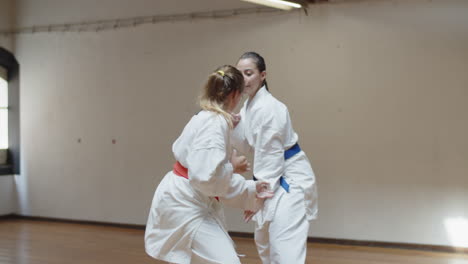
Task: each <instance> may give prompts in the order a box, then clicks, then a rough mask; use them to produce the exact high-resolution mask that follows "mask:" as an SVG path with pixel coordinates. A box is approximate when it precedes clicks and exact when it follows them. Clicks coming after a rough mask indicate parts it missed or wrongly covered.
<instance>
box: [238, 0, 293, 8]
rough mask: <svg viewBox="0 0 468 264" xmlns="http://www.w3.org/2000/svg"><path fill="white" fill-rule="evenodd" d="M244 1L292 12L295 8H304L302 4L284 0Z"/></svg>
mask: <svg viewBox="0 0 468 264" xmlns="http://www.w3.org/2000/svg"><path fill="white" fill-rule="evenodd" d="M242 1H244V2H250V3H254V4H259V5H265V6H269V7H273V8H278V9H283V10H291V9H293V8H301V7H302V6H301V5H300V4H297V3H292V2H288V1H283V0H242Z"/></svg>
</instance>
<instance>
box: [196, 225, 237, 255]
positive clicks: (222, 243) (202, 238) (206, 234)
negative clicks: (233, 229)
mask: <svg viewBox="0 0 468 264" xmlns="http://www.w3.org/2000/svg"><path fill="white" fill-rule="evenodd" d="M190 263H191V264H215V263H216V264H240V261H239V257H238V256H237V253H236V250H235V249H234V245H233V243H232V240H231V238H230V237H229V235H228V234H226V233H225V232H224V231H223V229H222V228H221V227H220V226H219V224H218V223H217V222H216V220H215V219H214V218H212V217H207V218H206V219H205V220H204V221H203V223H202V224H201V226H200V228H199V229H198V231H197V233H196V234H195V237H194V238H193V241H192V261H191V262H190Z"/></svg>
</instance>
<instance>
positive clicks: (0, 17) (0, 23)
mask: <svg viewBox="0 0 468 264" xmlns="http://www.w3.org/2000/svg"><path fill="white" fill-rule="evenodd" d="M13 25H14V2H13V0H0V31H3V30H9V29H11V27H12V26H13ZM13 46H14V42H13V38H12V37H10V36H4V35H3V34H0V47H2V48H5V49H7V50H9V51H13ZM15 211H16V191H15V184H14V180H13V176H0V216H1V215H7V214H11V213H14V212H15Z"/></svg>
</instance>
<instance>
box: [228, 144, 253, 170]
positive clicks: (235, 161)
mask: <svg viewBox="0 0 468 264" xmlns="http://www.w3.org/2000/svg"><path fill="white" fill-rule="evenodd" d="M231 164H232V167H233V168H234V173H239V174H241V173H244V172H246V171H249V170H250V163H248V162H247V158H246V157H245V156H237V150H235V149H234V150H233V151H232V156H231Z"/></svg>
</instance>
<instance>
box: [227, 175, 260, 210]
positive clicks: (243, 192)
mask: <svg viewBox="0 0 468 264" xmlns="http://www.w3.org/2000/svg"><path fill="white" fill-rule="evenodd" d="M256 194H257V191H256V188H255V182H254V181H252V180H246V179H245V178H244V177H242V176H241V175H239V174H233V175H232V180H231V184H230V186H229V189H228V192H227V193H226V195H225V196H223V197H220V199H221V200H222V201H223V203H225V204H227V205H229V206H231V207H236V208H240V209H243V210H250V211H254V210H255V206H256V204H255V201H256Z"/></svg>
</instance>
